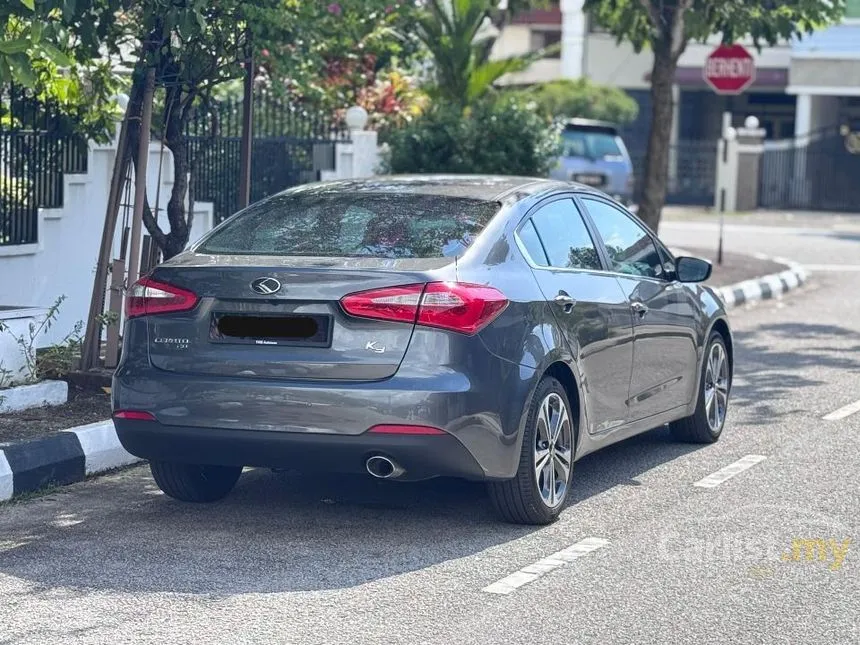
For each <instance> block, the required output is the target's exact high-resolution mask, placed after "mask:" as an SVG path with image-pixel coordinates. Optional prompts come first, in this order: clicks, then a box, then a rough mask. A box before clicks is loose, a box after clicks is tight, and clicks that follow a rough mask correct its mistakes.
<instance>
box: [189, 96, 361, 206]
mask: <svg viewBox="0 0 860 645" xmlns="http://www.w3.org/2000/svg"><path fill="white" fill-rule="evenodd" d="M242 107H243V106H242V102H241V101H234V100H228V101H221V102H210V103H209V104H206V105H203V106H201V107H200V108H199V109H198V110H197V112H196V113H195V115H194V118H193V119H192V120H191V122H190V123H189V124H188V127H187V130H186V136H187V137H188V160H189V164H190V168H191V190H192V191H193V196H194V200H195V201H206V202H212V204H213V208H214V215H215V222H216V223H218V222H220V221H221V220H223V219H224V218H225V217H227V216H229V215H231V214H232V213H233V212H234V211H236V209H237V208H238V206H239V176H240V172H241V134H242V111H243V110H242ZM348 138H349V134H348V131H347V130H346V128H345V127H343V125H342V124H339V123H338V122H337V121H335V120H333V119H329V118H326V117H324V116H323V115H321V114H318V113H313V112H308V111H305V110H302V109H301V108H299V107H296V106H294V105H290V104H289V103H288V102H286V101H284V100H281V99H279V98H277V97H274V96H270V95H258V96H255V98H254V127H253V145H252V152H251V187H250V192H251V202H252V203H253V202H256V201H258V200H260V199H263V198H264V197H267V196H269V195H273V194H275V193H277V192H279V191H281V190H284V189H285V188H289V187H290V186H295V185H298V184H303V183H308V182H312V181H317V180H318V179H319V178H320V173H321V171H323V170H333V169H334V164H335V145H336V143H337V142H338V141H347V140H348Z"/></svg>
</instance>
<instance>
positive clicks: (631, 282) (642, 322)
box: [580, 195, 698, 421]
mask: <svg viewBox="0 0 860 645" xmlns="http://www.w3.org/2000/svg"><path fill="white" fill-rule="evenodd" d="M580 199H581V202H582V204H583V205H584V207H585V209H586V210H587V212H588V215H589V216H590V218H591V220H592V222H593V224H594V228H595V229H596V230H597V233H598V236H599V238H600V241H601V243H602V244H603V248H604V249H605V251H606V256H607V259H608V261H609V262H611V264H612V266H611V270H612V271H614V272H615V273H616V277H617V280H618V283H619V284H620V285H621V287H622V289H623V290H624V293H625V294H626V296H627V299H628V300H629V303H630V308H631V310H632V312H633V370H632V374H631V378H630V420H631V421H636V420H639V419H644V418H646V417H650V416H653V415H655V414H659V413H661V412H666V411H668V410H671V409H673V408H676V407H678V406H681V405H686V404H687V403H688V402H689V401H690V400H691V398H692V396H693V393H694V392H695V387H696V374H697V370H698V352H697V346H696V337H697V336H696V322H697V315H696V310H695V308H694V306H693V303H691V302H690V300H689V299H688V298H687V297H686V296H687V293H686V290H685V289H684V288H683V286H682V285H681V284H680V283H679V282H677V281H676V280H675V275H674V267H670V266H668V263H667V262H666V258H665V257H663V256H661V254H660V253H659V251H658V250H657V246H656V244H655V241H654V240H653V239H652V236H651V234H650V233H649V232H648V231H647V230H646V228H645V227H644V225H643V224H641V223H640V222H639V221H637V220H636V219H635V218H634V217H633V216H632V215H631V214H629V213H627V212H626V211H624V210H622V209H621V208H619V207H617V206H616V205H614V204H612V203H611V202H609V201H608V200H604V199H602V198H600V197H597V196H591V195H581V196H580Z"/></svg>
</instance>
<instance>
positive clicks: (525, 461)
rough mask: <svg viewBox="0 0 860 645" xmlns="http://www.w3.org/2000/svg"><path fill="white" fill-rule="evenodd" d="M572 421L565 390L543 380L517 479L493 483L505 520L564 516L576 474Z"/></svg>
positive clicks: (537, 520)
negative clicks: (574, 470)
mask: <svg viewBox="0 0 860 645" xmlns="http://www.w3.org/2000/svg"><path fill="white" fill-rule="evenodd" d="M573 423H574V421H573V415H572V414H571V409H570V403H569V401H568V399H567V394H566V392H565V390H564V387H563V386H562V384H561V383H559V382H558V381H557V380H556V379H554V378H552V377H545V378H544V379H543V380H542V381H541V382H540V384H539V385H538V388H537V390H536V392H535V396H534V397H533V399H532V402H531V405H530V408H529V413H528V417H527V419H526V428H525V434H524V435H523V447H522V451H521V452H520V463H519V468H518V469H517V474H516V476H515V477H514V478H513V479H509V480H507V481H503V482H492V483H490V484H489V494H490V499H491V500H492V502H493V506H494V507H495V509H496V511H497V512H498V513H499V515H500V516H501V517H502V519H504V520H506V521H508V522H514V523H516V524H549V523H550V522H553V521H554V520H555V519H556V518H557V517H558V515H559V513H561V509H562V508H563V507H564V503H565V501H566V500H567V496H568V492H569V490H570V480H571V475H572V473H573V450H574V427H573Z"/></svg>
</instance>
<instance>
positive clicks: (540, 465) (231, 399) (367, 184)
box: [112, 176, 733, 523]
mask: <svg viewBox="0 0 860 645" xmlns="http://www.w3.org/2000/svg"><path fill="white" fill-rule="evenodd" d="M710 271H711V266H710V264H709V263H708V262H706V261H705V260H700V259H695V258H689V257H679V258H675V257H673V256H672V254H671V253H670V252H669V251H668V250H667V249H666V247H665V246H663V244H661V243H660V241H659V240H658V239H657V238H656V237H655V236H654V235H652V234H651V233H650V232H649V231H648V230H647V229H646V228H645V227H644V226H642V224H641V223H640V222H639V221H637V219H636V218H635V217H633V216H632V215H630V213H628V212H627V211H626V210H624V209H623V208H622V207H620V206H619V205H618V204H617V203H615V202H613V201H612V200H610V199H609V198H607V197H606V196H605V195H604V194H602V193H600V192H598V191H596V190H594V189H592V188H589V187H587V186H583V185H578V184H572V183H567V182H557V181H550V180H540V179H529V178H515V177H468V176H415V177H390V178H374V179H368V180H363V181H337V182H328V183H320V184H313V185H307V186H301V187H297V188H293V189H290V190H287V191H285V192H283V193H280V194H278V195H275V196H273V197H270V198H268V199H266V200H263V201H261V202H259V203H257V204H254V205H252V206H250V207H249V208H247V209H245V210H243V211H241V212H240V213H238V214H236V215H234V216H233V217H232V218H230V219H228V220H227V221H225V222H224V223H223V224H221V225H220V226H218V227H217V228H216V229H215V230H213V231H212V232H211V233H210V234H208V235H207V236H205V237H204V238H203V239H202V240H201V241H200V242H198V243H197V244H196V245H194V246H193V248H192V249H191V250H189V251H187V252H185V253H183V254H182V255H180V256H178V257H175V258H173V259H172V260H170V261H169V262H166V263H164V264H162V265H159V266H157V267H156V268H155V269H154V270H153V271H152V273H151V274H150V275H148V276H146V277H145V278H143V279H141V280H140V281H139V282H138V283H136V284H135V285H134V286H133V287H132V288H131V291H130V293H129V294H128V298H127V321H126V323H125V327H124V337H123V351H122V360H121V362H120V365H119V367H118V369H117V370H116V374H115V376H114V382H113V390H112V396H113V407H114V420H115V424H116V428H117V432H118V435H119V438H120V440H121V442H122V444H123V445H124V446H125V448H126V449H127V450H129V451H130V452H131V453H132V454H135V455H138V456H140V457H143V458H146V459H149V460H150V465H151V469H152V473H153V476H154V478H155V481H156V482H157V484H158V485H159V487H160V488H161V489H162V490H163V491H164V492H165V493H167V494H168V495H170V496H172V497H175V498H177V499H180V500H186V501H193V502H204V501H211V500H215V499H219V498H221V497H223V496H225V495H226V494H227V493H228V492H229V491H230V490H231V489H232V487H233V486H234V484H235V483H236V481H237V479H238V478H239V475H240V473H241V471H242V467H243V466H263V467H280V468H283V467H291V468H298V469H300V470H304V471H306V472H308V473H310V474H314V473H318V472H335V471H338V472H355V473H359V472H367V473H369V474H370V475H372V476H373V477H379V478H386V479H401V480H408V479H422V478H429V477H435V476H440V475H446V476H456V477H464V478H469V479H476V480H483V481H486V482H488V487H489V493H490V498H491V499H492V501H493V503H494V505H495V507H496V508H497V509H498V511H499V513H500V514H501V516H502V517H503V518H505V519H507V520H510V521H513V522H522V523H546V522H550V521H552V520H553V519H554V518H555V517H556V516H557V515H558V514H559V512H560V511H561V509H562V507H563V506H564V503H565V500H566V499H567V498H568V495H569V491H570V486H571V481H572V479H571V478H572V474H573V465H574V461H575V460H576V459H578V458H579V457H582V456H583V455H585V454H587V453H590V452H592V451H594V450H597V449H599V448H602V447H604V446H607V445H609V444H611V443H614V442H616V441H619V440H621V439H624V438H626V437H630V436H632V435H635V434H637V433H640V432H643V431H646V430H649V429H651V428H654V427H656V426H660V425H662V424H666V423H669V424H671V428H672V431H673V433H674V434H675V436H676V437H678V438H679V439H682V440H685V441H696V442H713V441H716V440H717V439H718V438H719V436H720V433H721V432H722V429H723V424H724V421H725V418H726V409H727V405H728V397H729V389H730V385H731V378H732V355H733V354H732V347H733V343H732V335H731V332H730V331H729V324H728V321H727V319H726V313H725V311H724V310H723V306H722V304H721V302H720V300H719V299H718V298H717V296H716V295H715V294H714V292H713V291H712V290H711V289H710V288H709V287H706V286H701V285H699V284H696V283H699V282H701V281H703V280H705V279H707V277H708V276H709V274H710Z"/></svg>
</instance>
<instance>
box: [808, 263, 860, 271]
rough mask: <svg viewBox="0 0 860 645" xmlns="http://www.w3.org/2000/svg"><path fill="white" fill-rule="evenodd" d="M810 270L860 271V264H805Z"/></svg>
mask: <svg viewBox="0 0 860 645" xmlns="http://www.w3.org/2000/svg"><path fill="white" fill-rule="evenodd" d="M803 266H804V267H805V268H807V269H809V270H810V271H836V272H839V271H860V264H804V265H803Z"/></svg>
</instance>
